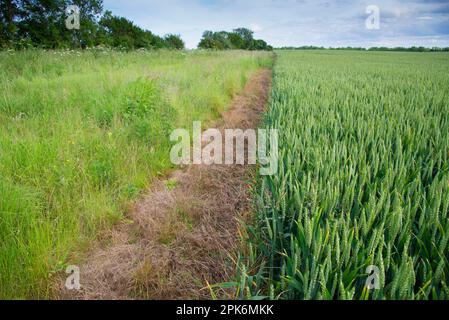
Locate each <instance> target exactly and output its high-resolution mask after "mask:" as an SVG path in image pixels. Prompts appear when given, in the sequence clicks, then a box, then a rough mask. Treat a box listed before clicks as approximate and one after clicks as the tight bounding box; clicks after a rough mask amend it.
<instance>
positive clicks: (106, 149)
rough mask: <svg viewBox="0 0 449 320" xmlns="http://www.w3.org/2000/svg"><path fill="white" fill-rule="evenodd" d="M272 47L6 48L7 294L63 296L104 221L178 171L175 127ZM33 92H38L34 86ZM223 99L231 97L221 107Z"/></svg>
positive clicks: (3, 259)
mask: <svg viewBox="0 0 449 320" xmlns="http://www.w3.org/2000/svg"><path fill="white" fill-rule="evenodd" d="M270 60H271V55H270V54H267V53H260V52H242V51H238V52H236V51H233V52H189V53H186V52H178V51H168V50H167V51H150V52H148V51H144V50H140V51H132V52H123V51H116V50H99V49H94V50H91V49H88V50H84V51H41V50H25V51H20V52H0V88H1V90H0V124H1V125H0V299H7V298H13V299H22V298H36V299H39V298H41V299H42V298H51V297H52V293H53V292H52V285H54V284H55V283H57V281H56V280H55V278H56V274H57V273H59V272H62V274H64V273H63V270H64V266H65V265H67V264H79V263H80V257H82V256H83V254H84V253H85V251H86V250H87V249H88V248H89V245H90V244H91V243H92V242H93V240H94V239H95V238H96V236H97V235H98V234H99V232H100V231H101V230H105V229H107V228H110V227H111V226H112V225H113V224H114V223H116V222H117V221H118V220H119V219H121V218H122V215H123V212H124V211H125V210H126V208H129V205H130V202H131V201H133V200H135V199H136V197H137V196H138V195H139V193H140V192H141V191H142V190H144V189H146V188H147V187H148V186H149V184H150V183H151V181H152V179H153V178H154V177H155V176H156V175H158V174H161V173H165V172H168V170H170V169H171V168H172V167H173V165H172V163H171V162H170V158H169V157H170V147H171V145H170V143H169V133H170V132H171V128H172V127H176V128H178V127H183V128H190V127H191V125H192V121H193V120H197V119H199V120H201V121H208V120H211V119H212V118H214V117H215V116H216V112H217V109H216V108H218V111H223V110H224V108H225V107H226V106H227V105H228V104H229V102H230V99H231V97H230V96H229V93H228V90H227V86H228V85H229V84H231V85H232V86H233V87H235V88H236V90H240V89H241V88H242V87H243V86H244V84H245V81H243V79H248V78H249V77H250V75H251V74H252V73H253V72H254V71H255V70H256V69H257V68H259V67H260V66H262V65H265V64H267V63H268V61H270ZM24 93H26V94H24ZM216 101H219V102H220V103H221V104H219V105H218V104H216V103H215V102H216Z"/></svg>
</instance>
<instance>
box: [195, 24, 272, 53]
mask: <svg viewBox="0 0 449 320" xmlns="http://www.w3.org/2000/svg"><path fill="white" fill-rule="evenodd" d="M253 34H254V33H253V32H252V31H251V30H249V29H246V28H239V29H235V30H234V31H233V32H226V31H220V32H213V31H205V32H204V33H203V37H202V39H201V41H200V43H199V44H198V48H200V49H213V50H227V49H241V50H273V47H271V46H269V45H268V44H267V43H266V42H265V41H263V40H256V39H254V38H253Z"/></svg>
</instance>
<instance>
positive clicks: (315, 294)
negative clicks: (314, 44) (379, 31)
mask: <svg viewBox="0 0 449 320" xmlns="http://www.w3.org/2000/svg"><path fill="white" fill-rule="evenodd" d="M448 88H449V55H448V54H444V53H443V54H438V53H428V54H427V53H424V54H420V53H418V54H416V53H373V52H329V51H327V52H325V51H311V52H307V51H301V52H282V53H278V60H277V64H276V66H275V71H274V88H273V93H272V101H271V108H270V110H269V112H268V114H267V116H266V126H267V127H270V128H277V129H279V135H280V141H279V146H280V168H279V172H278V174H277V175H275V176H271V177H260V178H259V179H258V188H257V195H256V198H257V209H258V211H257V216H256V217H255V221H254V223H253V225H250V226H248V237H249V239H248V240H249V243H248V245H247V246H246V250H244V251H243V252H242V256H243V257H244V258H242V261H241V266H240V267H241V269H240V279H239V285H238V287H239V291H238V295H239V297H240V298H256V297H264V296H265V297H270V298H273V299H276V298H278V299H449V289H448V286H449V249H448V248H449V246H448V241H449V215H448V206H449V184H448V183H449V161H448V160H449V143H448V142H449V116H448V115H449V90H448ZM369 265H376V266H378V268H379V269H380V286H381V289H380V290H372V291H367V290H366V289H365V283H366V280H367V276H368V275H367V274H365V272H366V269H367V267H368V266H369Z"/></svg>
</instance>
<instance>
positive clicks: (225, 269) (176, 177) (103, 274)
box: [61, 70, 271, 299]
mask: <svg viewBox="0 0 449 320" xmlns="http://www.w3.org/2000/svg"><path fill="white" fill-rule="evenodd" d="M270 86H271V71H269V70H262V71H260V72H258V73H257V74H256V75H255V76H254V77H253V78H252V79H250V81H249V82H248V84H247V85H246V87H245V89H244V90H243V92H242V93H241V94H240V95H238V96H236V97H235V99H234V101H233V104H232V107H231V108H230V110H229V111H228V112H225V113H223V114H222V123H221V124H217V125H216V126H219V127H221V128H222V129H224V128H241V129H246V128H251V127H256V126H257V123H258V121H259V119H260V115H261V114H262V112H263V110H264V108H265V106H266V104H267V99H268V96H269V89H270ZM250 179H251V169H250V167H248V166H191V167H187V168H184V169H181V170H178V171H175V172H173V173H172V175H171V176H170V177H168V178H167V179H166V180H163V181H162V180H161V181H157V182H155V183H154V184H153V186H152V188H151V190H149V191H148V193H147V194H146V195H145V196H144V197H143V198H142V199H141V200H140V201H138V202H137V203H136V205H135V207H134V208H133V209H132V210H130V212H129V220H130V221H129V223H127V224H125V223H123V224H122V225H121V226H119V227H118V228H116V230H114V231H113V232H111V234H109V235H108V237H107V238H108V239H109V241H108V243H107V244H104V243H103V244H102V245H99V246H98V248H97V249H96V250H94V252H93V253H92V255H91V256H90V257H89V258H88V259H87V261H86V263H85V264H84V265H83V266H81V285H82V290H81V291H80V292H78V294H77V295H75V296H73V295H71V293H69V292H67V291H65V290H61V297H62V298H75V299H208V298H210V297H211V296H210V292H209V290H208V289H207V288H206V287H207V283H219V282H224V281H228V280H229V279H230V278H232V277H233V275H234V271H235V270H234V269H235V266H234V264H233V262H232V258H231V257H232V256H233V255H234V253H235V251H236V249H237V239H238V219H239V218H241V217H243V216H245V215H248V212H250V211H251V210H252V209H251V200H250V196H249V190H248V181H249V180H250ZM220 294H221V295H222V296H224V295H226V292H222V293H219V295H220Z"/></svg>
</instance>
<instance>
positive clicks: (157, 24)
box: [103, 0, 449, 49]
mask: <svg viewBox="0 0 449 320" xmlns="http://www.w3.org/2000/svg"><path fill="white" fill-rule="evenodd" d="M103 2H104V8H105V9H107V10H111V11H112V12H113V14H115V15H119V16H124V17H126V18H128V19H129V20H131V21H133V22H134V23H135V24H137V25H138V26H140V27H142V28H145V29H148V30H150V31H152V32H153V33H155V34H158V35H164V34H168V33H172V34H179V35H181V37H182V38H183V40H184V41H185V42H186V46H187V48H189V49H193V48H196V46H197V44H198V43H199V41H200V39H201V35H202V33H203V32H204V31H205V30H211V31H222V30H224V31H232V29H235V28H239V27H247V28H249V29H251V30H253V31H254V34H255V38H257V39H263V40H265V41H267V42H268V43H269V44H271V45H273V46H275V47H283V46H302V45H314V46H324V47H343V46H353V47H374V46H387V47H395V46H404V47H409V46H413V45H415V46H425V47H449V0H369V1H365V0H361V1H351V0H129V1H126V0H104V1H103ZM368 6H376V7H377V8H378V10H379V11H378V12H379V15H378V17H379V20H378V21H379V25H378V28H377V26H375V25H374V24H373V23H374V22H375V21H376V19H377V15H376V12H375V11H372V10H371V11H369V12H367V7H368ZM367 20H368V25H367ZM373 26H374V27H373Z"/></svg>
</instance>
